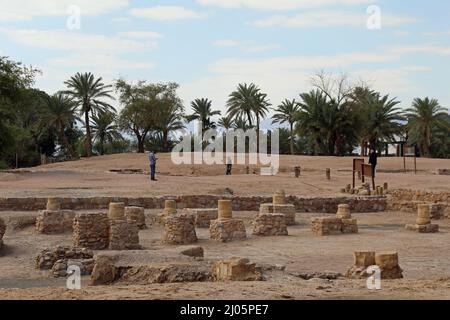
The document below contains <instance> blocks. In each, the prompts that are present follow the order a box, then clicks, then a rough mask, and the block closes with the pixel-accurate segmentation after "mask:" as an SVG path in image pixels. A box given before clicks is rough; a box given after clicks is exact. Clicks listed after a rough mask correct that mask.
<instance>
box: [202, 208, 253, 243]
mask: <svg viewBox="0 0 450 320" xmlns="http://www.w3.org/2000/svg"><path fill="white" fill-rule="evenodd" d="M209 233H210V238H211V239H213V240H216V241H220V242H230V241H233V240H244V239H246V238H247V232H246V230H245V224H244V221H243V220H240V219H233V210H232V203H231V200H219V216H218V219H217V220H213V221H211V225H210V227H209Z"/></svg>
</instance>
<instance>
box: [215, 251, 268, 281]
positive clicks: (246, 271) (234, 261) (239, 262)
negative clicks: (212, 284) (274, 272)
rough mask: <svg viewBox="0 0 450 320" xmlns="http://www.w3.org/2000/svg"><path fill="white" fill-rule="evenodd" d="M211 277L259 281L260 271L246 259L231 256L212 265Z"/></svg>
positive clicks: (222, 279)
mask: <svg viewBox="0 0 450 320" xmlns="http://www.w3.org/2000/svg"><path fill="white" fill-rule="evenodd" d="M212 277H213V280H214V281H260V280H262V275H261V272H260V271H259V270H258V269H257V268H256V265H255V264H254V263H250V261H249V260H248V259H242V258H238V257H233V258H231V259H229V260H225V261H219V262H216V263H215V264H214V265H213V268H212Z"/></svg>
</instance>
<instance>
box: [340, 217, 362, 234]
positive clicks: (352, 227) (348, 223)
mask: <svg viewBox="0 0 450 320" xmlns="http://www.w3.org/2000/svg"><path fill="white" fill-rule="evenodd" d="M342 233H344V234H350V233H358V220H356V219H342Z"/></svg>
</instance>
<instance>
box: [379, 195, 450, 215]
mask: <svg viewBox="0 0 450 320" xmlns="http://www.w3.org/2000/svg"><path fill="white" fill-rule="evenodd" d="M424 203H427V204H430V205H432V206H433V207H432V208H431V218H432V219H440V218H444V217H445V218H450V192H438V193H433V192H426V191H415V190H405V189H398V190H393V191H390V192H389V198H388V201H387V205H388V206H387V208H388V210H391V211H403V212H414V213H416V212H417V210H418V206H419V205H420V204H424Z"/></svg>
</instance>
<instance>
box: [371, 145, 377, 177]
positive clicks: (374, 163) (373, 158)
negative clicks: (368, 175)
mask: <svg viewBox="0 0 450 320" xmlns="http://www.w3.org/2000/svg"><path fill="white" fill-rule="evenodd" d="M369 164H371V165H372V175H373V177H374V178H375V173H376V167H377V164H378V155H377V152H376V151H375V149H373V148H371V149H370V155H369Z"/></svg>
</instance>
